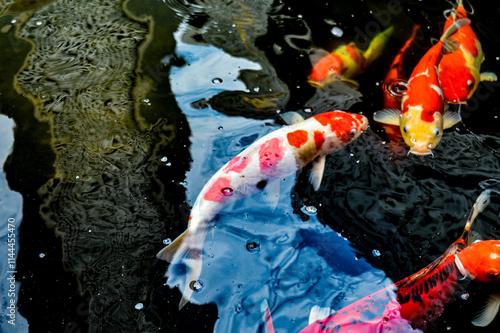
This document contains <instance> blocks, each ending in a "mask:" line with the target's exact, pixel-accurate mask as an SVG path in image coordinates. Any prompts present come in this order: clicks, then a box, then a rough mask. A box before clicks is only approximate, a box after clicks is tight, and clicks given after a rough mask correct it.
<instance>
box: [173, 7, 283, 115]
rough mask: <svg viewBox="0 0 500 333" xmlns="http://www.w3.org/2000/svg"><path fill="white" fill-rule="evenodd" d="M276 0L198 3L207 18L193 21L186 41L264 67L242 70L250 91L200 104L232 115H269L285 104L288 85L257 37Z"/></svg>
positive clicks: (221, 94) (227, 95) (240, 78)
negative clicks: (261, 47)
mask: <svg viewBox="0 0 500 333" xmlns="http://www.w3.org/2000/svg"><path fill="white" fill-rule="evenodd" d="M272 3H273V1H270V0H260V1H243V0H238V1H229V2H228V1H222V0H208V1H203V2H198V5H200V6H202V8H203V9H202V11H203V13H204V14H206V16H207V20H206V21H205V22H203V23H202V24H201V25H200V24H199V22H197V21H190V22H189V24H190V25H188V26H187V27H186V30H185V31H184V33H183V36H182V37H181V39H182V41H183V42H185V43H188V44H200V43H202V44H209V45H212V46H215V47H217V48H220V49H222V50H224V52H226V53H228V54H230V55H231V56H233V57H238V58H246V59H248V60H250V61H252V62H255V63H258V64H259V65H260V66H261V67H262V68H261V69H260V70H249V69H241V70H240V76H239V77H238V79H239V80H241V81H242V82H243V83H244V84H245V86H246V87H247V91H232V92H222V93H220V94H218V95H215V96H213V97H212V98H210V100H208V101H206V100H202V101H200V103H197V104H196V107H198V108H199V107H206V106H207V104H208V105H210V106H211V107H212V108H213V109H215V110H217V111H220V112H223V113H225V114H228V115H243V116H250V117H263V116H264V117H266V116H267V113H268V111H271V110H277V109H283V108H284V107H285V105H286V103H287V102H288V99H289V90H288V87H287V86H286V84H285V83H283V82H282V81H281V80H280V79H279V77H278V76H277V74H276V71H275V69H274V67H273V66H272V65H271V64H270V62H269V60H268V59H267V57H266V55H265V54H264V52H262V51H261V50H259V49H258V48H257V47H256V46H255V40H256V39H257V38H258V37H260V36H263V35H264V34H265V33H266V32H267V20H268V15H267V13H268V11H269V10H270V8H271V5H272ZM193 8H197V7H193ZM195 25H196V26H195ZM235 107H236V110H235Z"/></svg>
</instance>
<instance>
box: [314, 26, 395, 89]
mask: <svg viewBox="0 0 500 333" xmlns="http://www.w3.org/2000/svg"><path fill="white" fill-rule="evenodd" d="M393 31H394V28H393V27H392V26H391V27H389V28H387V29H385V30H384V31H382V32H380V33H378V34H377V35H376V36H375V37H374V38H373V39H372V41H371V42H370V45H369V46H368V49H366V51H363V50H361V49H359V48H358V47H357V46H356V45H355V44H354V42H351V43H349V44H347V45H342V46H339V47H338V48H337V49H335V50H334V51H333V52H332V53H330V54H328V55H327V56H325V57H323V58H322V59H321V60H319V61H318V63H316V64H315V65H314V67H313V68H312V71H311V74H310V75H309V83H310V84H311V85H312V86H314V87H321V86H323V85H325V84H328V83H330V82H334V81H338V80H341V81H347V82H350V83H352V84H354V85H357V83H356V82H355V81H353V80H352V79H353V78H355V77H356V76H357V75H359V74H360V73H362V72H363V71H364V70H365V68H366V67H368V66H370V65H371V64H372V63H373V61H374V60H375V59H377V58H378V57H379V56H380V55H381V54H382V51H383V49H384V48H385V45H386V44H387V42H388V41H389V36H390V35H391V34H392V32H393Z"/></svg>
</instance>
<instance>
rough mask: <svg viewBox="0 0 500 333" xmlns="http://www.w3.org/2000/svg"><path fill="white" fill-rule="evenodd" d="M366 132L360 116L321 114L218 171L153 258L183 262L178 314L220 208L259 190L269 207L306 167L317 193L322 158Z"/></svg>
mask: <svg viewBox="0 0 500 333" xmlns="http://www.w3.org/2000/svg"><path fill="white" fill-rule="evenodd" d="M295 119H297V118H295ZM302 120H303V119H302ZM367 126H368V120H367V119H366V117H364V116H362V115H359V114H351V113H348V112H343V111H331V112H326V113H322V114H319V115H316V116H313V117H311V118H309V119H307V120H303V121H300V122H298V123H296V124H293V125H289V126H284V127H282V128H280V129H278V130H276V131H274V132H271V133H269V134H267V135H265V136H264V137H262V138H261V139H259V140H257V141H256V142H254V143H253V144H252V145H250V146H249V147H248V148H246V149H245V150H244V151H242V152H241V153H240V154H239V155H237V156H235V157H234V158H232V159H231V160H230V161H229V162H227V163H226V165H224V166H223V167H222V168H221V169H220V170H219V171H217V173H216V174H215V175H214V176H213V177H212V178H211V179H210V180H209V181H208V183H207V184H206V185H205V186H204V187H203V189H202V190H201V193H200V194H199V195H198V198H197V199H196V202H195V203H194V205H193V208H192V210H191V214H190V217H189V224H188V228H187V230H186V231H185V232H184V233H183V234H181V235H180V236H179V237H178V238H177V239H176V240H174V241H173V242H172V243H171V244H170V245H169V246H167V247H165V248H164V249H163V250H161V251H160V252H159V253H158V255H157V257H158V258H160V259H164V260H167V261H169V262H172V261H177V260H180V259H182V260H183V261H184V262H185V263H186V265H187V266H188V272H187V282H186V285H185V287H184V292H183V298H182V300H181V303H180V305H179V308H182V306H184V305H185V304H186V303H187V302H188V300H189V299H190V297H191V295H192V291H193V290H192V289H191V288H190V285H191V283H192V282H193V281H196V280H197V279H198V277H199V276H200V274H201V254H202V248H203V243H204V240H205V236H206V233H207V229H208V228H209V227H210V226H211V223H212V221H213V219H214V218H215V216H216V215H217V214H218V213H219V212H220V211H221V209H222V208H224V207H225V206H226V205H227V204H229V203H230V202H234V201H237V200H239V199H242V198H244V197H247V196H250V195H253V194H256V193H259V192H262V191H263V190H264V189H265V190H266V191H267V192H269V193H270V194H271V195H272V201H273V202H271V204H272V205H276V204H277V201H276V200H277V199H278V197H279V195H278V194H279V188H277V186H278V185H279V181H280V180H281V179H282V178H283V177H287V176H290V175H293V174H294V173H295V172H297V171H298V170H300V169H302V168H303V167H305V166H306V165H307V164H309V163H312V164H313V168H312V172H311V175H310V181H311V183H312V184H313V187H314V189H316V190H317V189H318V188H319V186H320V183H321V178H322V175H323V170H324V163H325V156H326V155H328V154H331V153H334V152H336V151H338V150H340V149H342V148H343V147H344V146H346V145H347V144H348V143H350V142H352V141H353V140H355V139H356V138H357V137H358V136H359V135H360V134H361V133H362V132H363V131H365V130H366V128H367ZM273 189H274V191H273Z"/></svg>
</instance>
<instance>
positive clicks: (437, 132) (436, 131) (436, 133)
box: [433, 128, 439, 136]
mask: <svg viewBox="0 0 500 333" xmlns="http://www.w3.org/2000/svg"><path fill="white" fill-rule="evenodd" d="M433 133H434V136H438V135H439V129H437V128H435V129H434V131H433Z"/></svg>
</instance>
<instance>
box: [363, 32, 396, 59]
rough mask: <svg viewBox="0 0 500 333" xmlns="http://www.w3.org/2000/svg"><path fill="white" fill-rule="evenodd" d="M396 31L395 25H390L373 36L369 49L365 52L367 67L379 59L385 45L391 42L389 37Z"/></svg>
mask: <svg viewBox="0 0 500 333" xmlns="http://www.w3.org/2000/svg"><path fill="white" fill-rule="evenodd" d="M393 32H394V27H393V26H390V27H389V28H387V29H385V30H384V31H382V32H380V33H378V34H377V35H376V36H375V37H373V39H372V41H371V42H370V45H369V46H368V49H367V50H366V51H365V53H364V57H365V59H366V67H368V66H370V65H371V63H373V61H374V60H375V59H377V58H378V57H379V56H380V55H381V54H382V53H383V51H384V48H385V46H386V45H387V43H388V42H389V38H390V36H391V35H392V33H393Z"/></svg>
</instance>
